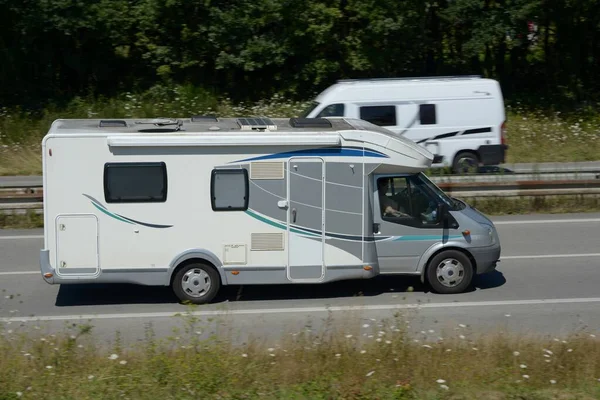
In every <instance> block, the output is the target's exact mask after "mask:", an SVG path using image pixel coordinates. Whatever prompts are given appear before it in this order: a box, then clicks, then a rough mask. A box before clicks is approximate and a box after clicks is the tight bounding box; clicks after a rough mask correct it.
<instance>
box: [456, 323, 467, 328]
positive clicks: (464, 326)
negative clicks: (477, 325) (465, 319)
mask: <svg viewBox="0 0 600 400" xmlns="http://www.w3.org/2000/svg"><path fill="white" fill-rule="evenodd" d="M458 326H460V327H461V328H466V327H467V326H466V325H465V324H458Z"/></svg>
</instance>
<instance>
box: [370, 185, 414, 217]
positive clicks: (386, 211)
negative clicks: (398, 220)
mask: <svg viewBox="0 0 600 400" xmlns="http://www.w3.org/2000/svg"><path fill="white" fill-rule="evenodd" d="M388 186H389V179H385V178H384V179H378V180H377V193H378V195H379V205H380V207H381V214H382V215H388V216H394V217H410V215H408V214H407V213H406V210H405V209H404V207H402V206H400V205H399V204H398V203H396V202H395V201H394V200H392V199H390V198H389V197H387V196H386V193H387V190H388Z"/></svg>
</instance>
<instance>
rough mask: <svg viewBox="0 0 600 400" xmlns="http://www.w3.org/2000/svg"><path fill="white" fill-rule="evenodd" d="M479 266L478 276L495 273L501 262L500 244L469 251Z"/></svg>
mask: <svg viewBox="0 0 600 400" xmlns="http://www.w3.org/2000/svg"><path fill="white" fill-rule="evenodd" d="M469 250H470V252H471V254H472V255H473V258H475V263H476V265H477V275H481V274H487V273H489V272H492V271H495V270H496V267H497V265H498V263H499V262H500V252H501V247H500V244H498V243H496V244H494V245H492V246H486V247H476V248H471V249H469Z"/></svg>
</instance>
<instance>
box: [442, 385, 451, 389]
mask: <svg viewBox="0 0 600 400" xmlns="http://www.w3.org/2000/svg"><path fill="white" fill-rule="evenodd" d="M440 388H442V389H444V390H448V389H450V388H449V387H448V386H446V385H440Z"/></svg>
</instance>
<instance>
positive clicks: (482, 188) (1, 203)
mask: <svg viewBox="0 0 600 400" xmlns="http://www.w3.org/2000/svg"><path fill="white" fill-rule="evenodd" d="M532 178H534V177H533V176H531V175H530V174H524V175H521V174H515V175H504V176H503V177H500V176H497V177H494V176H491V177H487V180H486V179H483V177H481V176H479V175H473V176H462V177H457V176H449V175H448V176H442V177H432V180H433V181H434V182H435V183H436V184H437V185H438V186H439V187H440V188H441V189H443V190H444V191H445V192H446V193H448V194H449V195H451V196H453V197H457V198H462V199H465V200H468V199H469V198H476V197H477V198H481V197H484V198H493V197H503V198H509V197H530V196H562V195H579V196H590V195H591V196H599V197H600V175H598V174H593V173H592V174H591V175H590V174H589V173H588V174H580V175H579V176H578V178H579V179H576V178H575V177H574V176H571V175H569V174H566V175H565V174H558V175H555V176H553V179H549V177H546V179H539V177H536V178H537V179H532ZM494 179H495V180H494ZM42 209H43V188H42V186H41V185H31V186H17V187H6V185H5V187H0V212H9V213H14V212H25V211H26V210H36V211H39V210H42Z"/></svg>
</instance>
